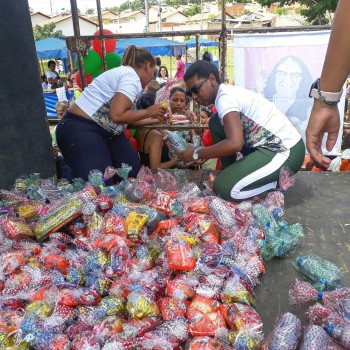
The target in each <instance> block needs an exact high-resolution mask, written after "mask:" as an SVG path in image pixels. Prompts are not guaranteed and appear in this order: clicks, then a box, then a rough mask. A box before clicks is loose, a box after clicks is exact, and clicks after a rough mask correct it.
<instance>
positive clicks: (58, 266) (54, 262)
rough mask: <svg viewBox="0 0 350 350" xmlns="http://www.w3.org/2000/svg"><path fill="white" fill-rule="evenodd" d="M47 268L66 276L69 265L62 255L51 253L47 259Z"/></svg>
mask: <svg viewBox="0 0 350 350" xmlns="http://www.w3.org/2000/svg"><path fill="white" fill-rule="evenodd" d="M45 267H46V268H47V269H54V270H58V271H60V272H62V273H63V274H64V275H66V274H67V267H68V263H67V261H66V260H65V259H63V258H62V257H61V256H60V255H58V254H55V253H50V254H48V255H47V256H46V257H45Z"/></svg>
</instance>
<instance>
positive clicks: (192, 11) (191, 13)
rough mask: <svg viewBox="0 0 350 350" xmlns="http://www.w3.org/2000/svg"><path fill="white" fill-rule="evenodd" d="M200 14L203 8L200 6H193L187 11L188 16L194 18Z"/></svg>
mask: <svg viewBox="0 0 350 350" xmlns="http://www.w3.org/2000/svg"><path fill="white" fill-rule="evenodd" d="M198 13H201V7H200V5H198V4H194V5H192V7H191V8H190V9H188V10H186V11H185V14H186V15H187V16H194V15H196V14H198Z"/></svg>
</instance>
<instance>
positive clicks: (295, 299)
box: [288, 279, 350, 307]
mask: <svg viewBox="0 0 350 350" xmlns="http://www.w3.org/2000/svg"><path fill="white" fill-rule="evenodd" d="M317 299H322V300H323V302H324V304H325V305H326V306H335V305H339V303H340V302H341V301H342V300H344V299H350V288H345V287H344V288H339V289H336V290H333V291H329V292H319V291H317V290H316V289H315V288H313V287H312V285H311V284H310V283H309V282H305V281H301V280H299V279H295V282H294V283H293V284H292V286H291V287H290V289H289V291H288V301H289V305H291V306H293V307H296V306H300V305H302V304H305V303H307V302H309V301H311V300H317Z"/></svg>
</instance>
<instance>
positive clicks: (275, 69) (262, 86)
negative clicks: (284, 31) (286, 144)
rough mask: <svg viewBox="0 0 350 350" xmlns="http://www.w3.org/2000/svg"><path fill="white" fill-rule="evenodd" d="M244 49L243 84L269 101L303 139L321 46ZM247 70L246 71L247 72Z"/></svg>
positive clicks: (321, 50) (320, 61) (321, 51)
mask: <svg viewBox="0 0 350 350" xmlns="http://www.w3.org/2000/svg"><path fill="white" fill-rule="evenodd" d="M307 51H309V50H308V49H307V47H305V46H299V47H265V48H261V47H258V48H253V47H249V48H245V55H244V56H245V65H246V67H245V70H246V74H245V80H246V81H245V85H246V87H247V88H248V89H249V90H253V91H256V92H258V93H261V94H262V95H263V96H265V97H266V98H267V99H268V100H270V101H272V102H273V103H274V104H275V105H276V107H277V108H278V109H279V110H280V111H281V112H282V113H284V114H285V115H286V116H287V117H288V118H289V120H290V121H291V122H292V124H293V125H294V126H295V127H296V128H297V129H298V131H299V132H300V133H301V134H302V136H303V138H305V129H306V126H307V122H308V119H309V116H310V112H311V107H312V103H313V100H312V99H310V98H309V90H310V86H311V84H312V82H313V81H314V80H315V79H316V78H317V77H318V76H319V74H320V73H319V72H320V71H321V69H322V63H323V60H322V57H323V56H324V54H325V48H324V45H322V46H319V47H318V48H317V47H315V46H314V47H312V51H311V52H307ZM247 72H249V73H248V74H247Z"/></svg>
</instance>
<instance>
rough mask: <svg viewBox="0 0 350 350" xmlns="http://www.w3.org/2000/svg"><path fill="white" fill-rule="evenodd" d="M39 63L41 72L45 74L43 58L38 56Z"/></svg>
mask: <svg viewBox="0 0 350 350" xmlns="http://www.w3.org/2000/svg"><path fill="white" fill-rule="evenodd" d="M40 65H41V70H42V74H45V68H44V64H43V59H42V58H40Z"/></svg>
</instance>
